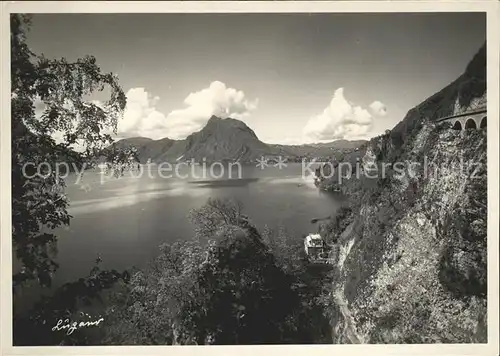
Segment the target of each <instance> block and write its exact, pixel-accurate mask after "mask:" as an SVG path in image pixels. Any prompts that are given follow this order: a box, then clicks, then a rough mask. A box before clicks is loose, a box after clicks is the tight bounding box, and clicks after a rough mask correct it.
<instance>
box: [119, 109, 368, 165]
mask: <svg viewBox="0 0 500 356" xmlns="http://www.w3.org/2000/svg"><path fill="white" fill-rule="evenodd" d="M365 142H367V141H347V140H338V141H333V142H328V143H317V144H308V145H295V146H292V145H290V146H289V145H275V144H267V143H264V142H262V141H261V140H259V138H258V137H257V135H256V134H255V132H254V131H253V130H252V129H251V128H250V127H248V126H247V125H246V124H245V123H244V122H242V121H239V120H236V119H231V118H228V119H221V118H218V117H216V116H212V117H211V118H210V120H209V121H208V123H207V124H206V126H205V127H204V128H203V129H202V130H200V131H198V132H195V133H192V134H191V135H189V136H188V137H187V138H186V139H184V140H172V139H169V138H163V139H160V140H152V139H149V138H145V137H132V138H127V139H123V140H120V141H117V142H115V143H114V144H113V145H112V147H115V148H118V149H122V148H128V147H135V148H136V149H137V151H138V155H139V160H140V161H141V163H146V162H147V161H148V159H151V161H152V162H156V163H159V162H172V163H173V162H176V161H190V160H193V159H194V160H195V161H196V162H202V161H203V159H205V160H206V161H207V162H208V163H210V162H223V161H231V162H233V161H239V162H255V160H257V159H258V158H260V157H261V156H284V157H287V158H292V159H293V158H301V157H311V158H312V157H330V156H333V155H334V153H335V152H339V151H343V150H353V149H355V148H357V147H360V146H361V145H363V144H364V143H365Z"/></svg>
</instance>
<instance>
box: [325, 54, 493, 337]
mask: <svg viewBox="0 0 500 356" xmlns="http://www.w3.org/2000/svg"><path fill="white" fill-rule="evenodd" d="M484 54H485V48H484V47H483V48H482V49H481V50H480V52H479V53H478V55H476V57H474V59H473V61H472V62H471V64H469V66H468V67H467V71H466V73H465V74H464V75H462V76H461V77H460V78H459V79H458V80H457V81H455V82H453V83H452V84H450V86H448V87H446V88H445V89H443V90H442V91H441V92H440V93H438V94H439V95H435V96H433V97H431V98H430V99H429V100H430V101H425V102H423V103H422V104H421V105H419V106H418V107H416V108H414V109H412V110H410V112H409V113H408V115H407V116H406V118H405V119H404V120H403V122H402V123H400V124H398V126H396V128H395V129H396V132H388V133H386V134H385V135H382V136H380V137H377V138H374V139H372V140H371V141H370V142H369V143H368V145H367V147H366V150H365V151H364V154H365V157H364V158H363V160H364V162H374V163H375V164H377V166H378V168H379V171H378V172H379V174H378V177H376V178H367V177H360V178H355V177H352V178H351V179H349V180H347V181H345V182H344V184H342V185H341V187H342V190H343V191H344V192H346V193H348V194H349V195H350V198H351V201H352V203H351V206H350V210H349V213H348V214H345V216H343V218H342V225H343V226H347V227H346V228H344V229H343V230H342V232H341V233H340V234H336V236H335V238H334V237H333V236H329V235H333V234H335V233H336V232H337V231H338V225H339V222H338V221H330V222H328V223H326V224H324V226H322V229H321V232H322V234H323V235H325V237H326V238H327V239H328V240H330V241H337V243H336V245H335V248H334V251H335V253H334V255H333V256H332V258H334V261H335V262H336V264H335V276H336V277H335V282H334V284H333V286H332V290H333V291H332V293H331V296H330V298H331V302H332V304H333V306H332V312H333V315H334V316H333V317H332V326H333V335H334V339H335V340H334V342H336V343H473V342H487V329H486V326H487V323H486V312H487V310H486V305H487V304H486V289H487V288H486V287H487V286H486V279H487V274H486V272H487V259H486V258H487V247H486V241H487V239H486V231H487V221H486V219H487V172H486V146H487V145H486V130H484V129H483V130H475V129H474V130H464V131H456V130H452V129H451V128H450V127H449V125H437V124H436V123H435V119H436V116H435V115H436V114H435V113H436V112H437V111H439V110H442V109H443V108H449V109H450V110H453V109H454V107H455V105H456V104H455V103H456V101H457V97H458V101H459V102H460V103H461V104H460V105H461V108H465V107H467V106H469V105H470V103H471V102H472V101H473V100H476V101H478V100H479V101H484V100H485V98H486V88H485V82H484V81H483V80H482V78H483V77H482V74H483V73H484V68H485V66H486V60H485V55H484ZM481 64H482V65H481ZM478 83H479V84H478ZM480 83H483V87H482V89H481V85H480ZM457 88H458V89H457ZM463 90H465V91H466V92H463ZM471 91H472V94H471ZM443 93H444V94H443ZM452 94H453V95H455V96H453V95H452ZM436 98H439V100H436ZM460 98H462V99H460ZM463 98H466V100H465V99H463ZM446 110H448V109H446ZM402 128H404V129H402ZM393 131H394V130H393ZM382 163H386V164H390V166H389V168H387V172H386V174H385V175H383V174H382V171H381V170H380V167H381V165H382ZM396 163H403V164H405V163H406V165H404V167H405V169H404V171H403V172H402V173H400V172H399V170H396V169H395V167H396V166H395V164H396ZM409 163H412V164H409ZM391 167H392V168H391ZM363 172H365V171H364V170H363ZM367 182H370V183H371V184H366V183H367ZM373 182H375V183H373ZM321 184H322V185H328V184H333V183H332V182H331V181H328V180H324V181H323V182H322V183H321Z"/></svg>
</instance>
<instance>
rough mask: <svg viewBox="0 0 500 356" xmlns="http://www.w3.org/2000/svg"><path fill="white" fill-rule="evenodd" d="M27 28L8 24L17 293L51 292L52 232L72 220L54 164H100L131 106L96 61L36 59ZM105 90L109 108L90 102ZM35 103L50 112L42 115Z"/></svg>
mask: <svg viewBox="0 0 500 356" xmlns="http://www.w3.org/2000/svg"><path fill="white" fill-rule="evenodd" d="M29 26H30V18H29V17H28V16H25V15H18V14H16V15H12V16H11V81H12V87H11V107H12V111H11V126H12V242H13V251H15V259H16V261H17V262H19V264H20V268H18V270H17V271H15V273H14V276H13V284H14V287H16V286H19V285H21V284H22V283H23V282H26V281H28V280H36V281H38V283H40V284H41V285H42V286H48V285H50V283H51V275H52V274H53V272H54V271H55V270H56V269H57V267H58V266H57V263H56V262H55V261H54V259H53V256H54V253H55V252H56V236H55V235H54V234H53V233H52V232H51V230H53V229H55V228H57V227H60V226H62V225H68V224H69V222H70V218H71V216H70V215H69V214H68V212H67V209H66V208H67V206H68V201H67V199H66V196H65V195H64V187H65V183H64V180H63V179H62V178H61V177H60V175H58V174H57V170H56V168H57V163H61V162H65V163H66V164H68V165H70V166H71V165H72V164H73V165H76V166H78V167H79V168H80V167H82V165H83V163H86V164H90V165H91V164H93V163H95V161H96V158H97V156H98V154H99V152H101V151H102V149H103V148H104V147H107V146H108V145H109V144H110V143H111V142H112V137H111V133H112V132H114V133H116V129H117V120H118V118H119V117H120V115H121V114H122V113H123V110H124V109H125V105H126V97H125V94H124V92H123V90H122V89H121V88H120V86H119V84H118V78H117V76H116V75H114V74H113V73H102V72H101V70H100V68H99V67H98V66H97V64H96V59H95V58H94V57H92V56H85V57H84V58H81V59H78V60H76V61H75V62H70V61H68V60H66V59H65V58H61V59H57V60H53V59H47V58H45V57H44V56H43V55H36V54H35V53H33V52H32V51H31V50H30V49H29V47H28V45H27V43H26V33H27V31H28V29H29ZM105 89H106V90H107V91H108V92H109V100H107V101H106V102H104V104H102V105H100V104H98V103H96V102H94V101H91V100H90V99H89V98H90V95H91V94H92V93H93V92H95V91H103V90H105ZM37 102H41V103H43V104H45V110H44V111H43V113H42V114H41V115H36V113H35V103H37ZM56 134H59V135H60V136H61V139H60V140H59V141H60V142H56V141H55V139H54V136H55V135H56ZM78 147H79V148H80V150H79V152H77V148H78Z"/></svg>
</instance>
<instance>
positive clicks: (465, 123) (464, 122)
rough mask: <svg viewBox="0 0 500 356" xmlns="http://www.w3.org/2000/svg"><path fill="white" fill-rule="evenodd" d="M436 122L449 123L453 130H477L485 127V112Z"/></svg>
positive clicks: (445, 118) (451, 117)
mask: <svg viewBox="0 0 500 356" xmlns="http://www.w3.org/2000/svg"><path fill="white" fill-rule="evenodd" d="M438 122H449V123H450V124H451V125H452V128H453V129H455V130H466V129H479V128H485V127H486V110H481V111H477V112H469V113H464V114H460V115H454V116H448V117H444V118H442V119H440V120H438Z"/></svg>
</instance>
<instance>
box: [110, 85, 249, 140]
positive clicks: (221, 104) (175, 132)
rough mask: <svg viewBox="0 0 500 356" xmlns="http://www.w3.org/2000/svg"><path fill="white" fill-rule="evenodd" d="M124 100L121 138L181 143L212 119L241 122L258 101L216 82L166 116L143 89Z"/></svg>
mask: <svg viewBox="0 0 500 356" xmlns="http://www.w3.org/2000/svg"><path fill="white" fill-rule="evenodd" d="M126 96H127V106H126V108H125V113H124V116H123V119H121V120H119V122H118V135H119V136H120V137H133V136H143V137H149V138H152V139H158V138H163V137H169V138H172V139H183V138H185V137H186V136H188V135H189V134H191V133H193V132H195V131H199V130H201V129H202V128H203V127H204V126H205V124H206V123H207V121H208V120H209V119H210V117H211V116H212V115H216V116H219V117H221V118H223V119H225V118H228V117H231V118H234V119H242V118H244V117H246V116H247V115H248V114H249V113H250V111H251V110H254V109H255V108H256V107H257V101H253V102H252V101H249V100H247V99H246V98H245V94H244V93H243V92H242V91H239V90H236V89H233V88H228V87H226V85H225V84H224V83H222V82H219V81H214V82H212V83H211V84H210V86H209V87H208V88H205V89H202V90H200V91H198V92H194V93H190V94H189V95H188V96H187V97H186V99H184V104H186V108H184V109H178V110H173V111H172V112H170V113H169V114H168V115H167V116H165V115H164V114H163V113H161V112H160V111H158V110H157V109H156V107H155V106H156V104H157V103H158V101H159V100H160V98H159V97H158V96H155V97H152V95H150V94H149V93H148V92H147V91H146V90H145V89H144V88H133V89H130V90H129V91H128V92H127V94H126Z"/></svg>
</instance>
